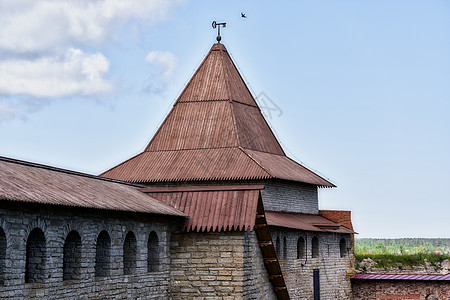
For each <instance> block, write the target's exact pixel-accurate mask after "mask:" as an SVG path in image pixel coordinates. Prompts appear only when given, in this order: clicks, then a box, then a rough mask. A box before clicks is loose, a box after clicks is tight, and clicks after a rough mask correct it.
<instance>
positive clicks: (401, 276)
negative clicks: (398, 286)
mask: <svg viewBox="0 0 450 300" xmlns="http://www.w3.org/2000/svg"><path fill="white" fill-rule="evenodd" d="M351 279H363V280H427V281H428V280H432V281H441V280H445V281H450V274H447V275H440V274H369V273H357V274H355V275H353V276H352V278H351Z"/></svg>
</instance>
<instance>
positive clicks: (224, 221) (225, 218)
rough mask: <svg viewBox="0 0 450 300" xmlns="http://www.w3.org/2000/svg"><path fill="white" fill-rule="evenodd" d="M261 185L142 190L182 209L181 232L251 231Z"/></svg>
mask: <svg viewBox="0 0 450 300" xmlns="http://www.w3.org/2000/svg"><path fill="white" fill-rule="evenodd" d="M262 188H263V186H217V187H173V188H170V187H167V188H143V189H141V190H142V191H143V192H145V193H147V194H149V195H151V196H152V197H154V198H156V199H158V200H160V201H162V202H164V203H165V204H167V205H170V206H172V207H174V208H176V209H179V210H180V211H183V212H184V213H185V214H186V215H188V218H187V219H186V221H185V224H184V226H183V230H184V231H187V232H189V231H197V232H221V231H231V230H253V227H254V225H255V218H256V208H257V205H258V199H259V194H260V189H262Z"/></svg>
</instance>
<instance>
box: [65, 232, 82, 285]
mask: <svg viewBox="0 0 450 300" xmlns="http://www.w3.org/2000/svg"><path fill="white" fill-rule="evenodd" d="M80 270H81V237H80V235H79V234H78V232H77V231H75V230H72V231H71V232H69V234H68V235H67V238H66V241H65V242H64V248H63V280H76V279H80V275H81V274H80Z"/></svg>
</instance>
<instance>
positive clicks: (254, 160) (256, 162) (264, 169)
mask: <svg viewBox="0 0 450 300" xmlns="http://www.w3.org/2000/svg"><path fill="white" fill-rule="evenodd" d="M238 148H239V149H240V150H241V151H242V152H244V154H245V155H247V156H248V157H249V158H250V159H251V160H252V161H253V162H255V164H257V165H258V166H259V167H260V168H261V169H263V171H264V172H266V173H267V175H269V176H270V177H272V178H273V177H274V176H273V175H272V174H271V173H270V172H269V171H268V170H266V168H264V167H263V166H261V164H260V163H259V162H258V161H256V159H255V158H253V157H252V156H251V155H250V154H248V153H247V152H245V148H242V147H240V146H239V147H238Z"/></svg>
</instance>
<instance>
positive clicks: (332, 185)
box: [285, 155, 337, 188]
mask: <svg viewBox="0 0 450 300" xmlns="http://www.w3.org/2000/svg"><path fill="white" fill-rule="evenodd" d="M285 156H286V157H287V158H288V159H289V160H291V161H293V162H294V163H296V164H297V165H299V166H301V167H302V168H305V169H306V170H308V171H310V172H312V173H314V174H315V175H316V176H318V177H320V178H322V179H323V180H325V181H326V182H328V183H329V184H330V185H331V187H332V188H333V187H337V186H336V185H335V184H333V183H332V182H330V181H329V180H328V179H325V178H323V177H322V176H320V175H319V174H317V173H316V172H314V171H313V170H310V169H309V168H307V167H305V166H304V165H303V164H301V163H299V162H297V161H295V160H293V159H292V158H290V157H289V156H287V155H285Z"/></svg>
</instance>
